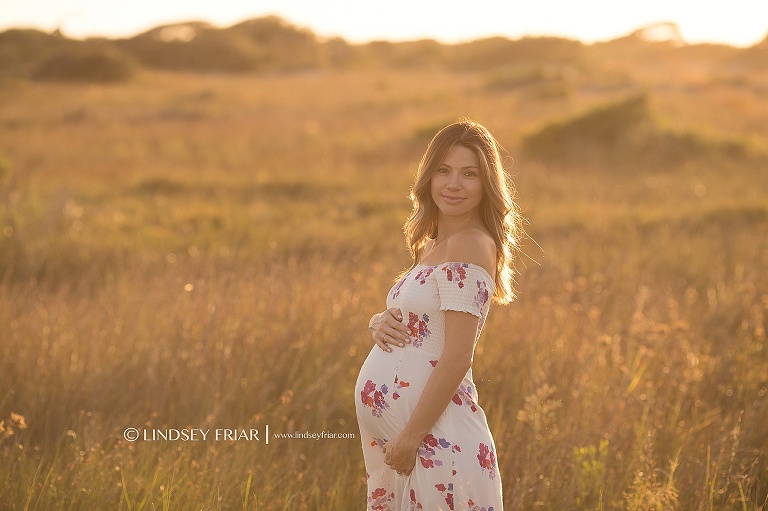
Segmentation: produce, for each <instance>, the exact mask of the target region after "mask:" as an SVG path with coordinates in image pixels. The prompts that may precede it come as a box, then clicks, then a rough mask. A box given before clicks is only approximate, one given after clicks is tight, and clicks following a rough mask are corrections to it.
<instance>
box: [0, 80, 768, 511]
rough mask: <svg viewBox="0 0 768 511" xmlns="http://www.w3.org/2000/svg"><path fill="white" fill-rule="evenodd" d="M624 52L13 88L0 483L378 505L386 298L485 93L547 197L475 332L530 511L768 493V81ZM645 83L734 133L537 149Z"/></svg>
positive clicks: (237, 500)
mask: <svg viewBox="0 0 768 511" xmlns="http://www.w3.org/2000/svg"><path fill="white" fill-rule="evenodd" d="M613 71H614V74H613V75H611V74H606V75H604V77H603V78H600V79H599V80H608V81H610V83H607V82H604V81H603V82H601V81H599V80H598V78H594V79H592V78H590V79H589V80H587V79H586V78H585V79H584V81H575V82H567V83H564V84H563V83H560V85H558V86H557V87H555V88H554V89H553V88H552V84H551V83H544V84H539V85H534V86H526V87H519V86H517V85H515V84H516V83H517V82H514V81H513V82H510V81H509V80H510V78H509V77H504V76H501V77H500V76H499V75H498V74H484V73H481V72H478V73H450V72H447V71H446V72H443V71H434V72H420V71H416V70H414V71H398V72H384V71H383V70H382V71H377V70H373V71H367V72H363V71H347V72H343V71H333V72H330V71H329V72H318V73H307V74H297V75H285V76H263V77H256V76H220V75H194V74H164V73H159V72H143V73H141V74H140V75H138V76H137V78H135V79H134V80H133V81H132V82H130V83H125V84H119V85H107V86H104V85H62V84H55V83H42V84H41V83H38V84H34V83H27V82H12V81H6V82H4V83H2V84H0V87H1V88H2V93H0V154H1V155H2V158H0V265H1V266H0V269H1V270H2V271H1V272H0V273H1V274H0V277H1V278H2V281H0V339H1V340H0V420H3V423H2V424H3V429H0V509H9V510H18V509H25V510H27V509H28V510H32V509H38V510H54V509H62V510H64V509H71V510H79V509H124V510H139V509H143V510H151V509H171V510H176V509H220V510H229V509H253V510H304V509H308V510H347V509H362V508H363V507H364V503H365V500H366V495H365V492H366V489H365V471H364V468H363V460H362V451H361V448H360V445H359V441H360V440H359V438H358V437H357V423H356V419H355V415H354V399H355V396H354V395H353V392H352V390H353V386H354V381H355V378H356V375H357V371H358V370H359V367H360V365H361V364H362V361H363V359H364V358H365V356H366V354H367V352H368V351H369V350H370V348H371V346H372V344H371V341H370V339H369V337H368V334H367V332H366V323H367V320H368V318H369V317H370V315H371V314H372V313H373V312H375V311H379V310H381V309H382V308H383V306H384V305H383V302H384V296H385V293H386V290H387V289H388V288H389V286H390V284H391V282H392V278H393V277H394V276H395V275H396V274H397V273H398V272H399V271H400V270H402V269H403V268H404V267H405V266H407V264H408V262H409V261H408V255H407V252H406V250H405V246H404V243H403V240H402V235H401V231H400V227H401V225H402V222H403V220H404V219H405V217H406V215H407V213H408V210H409V203H408V199H407V190H408V186H409V185H410V183H411V180H412V177H413V173H414V171H415V168H416V163H417V161H418V158H419V157H420V155H421V153H422V151H423V150H424V148H425V146H426V142H427V141H428V140H429V137H430V136H431V135H432V134H433V132H434V131H435V130H436V129H437V128H439V127H441V126H442V125H444V124H445V123H447V122H450V121H453V120H456V119H457V118H458V117H460V116H468V117H471V118H474V119H477V120H479V121H480V122H482V123H484V124H486V125H487V126H489V127H490V128H491V129H492V131H493V132H494V133H495V135H496V136H497V138H498V139H499V140H500V142H501V143H502V145H504V146H505V147H506V148H507V150H508V151H509V153H510V155H511V157H510V158H509V160H508V167H509V170H510V173H511V174H512V175H513V177H514V179H515V182H516V186H517V188H518V200H519V203H520V204H521V206H522V208H523V210H524V214H525V216H526V218H527V219H528V221H529V225H528V227H527V230H528V233H529V234H530V239H528V240H526V242H525V252H526V256H525V257H524V258H522V259H521V260H520V264H519V268H520V270H521V275H520V277H519V290H520V298H519V299H518V300H517V301H516V302H514V303H513V304H511V305H510V306H506V307H499V306H494V307H493V308H492V310H491V312H490V316H489V321H488V323H487V326H486V328H485V331H484V334H483V337H482V338H481V341H480V344H479V346H478V349H477V352H476V356H475V377H476V380H477V384H478V391H479V396H480V398H479V400H480V404H481V406H483V408H484V409H485V410H486V413H487V415H488V418H489V422H490V424H491V429H492V431H493V433H494V436H495V439H496V443H497V448H498V451H499V460H500V468H501V473H502V477H503V482H504V492H505V493H504V495H505V509H509V510H524V509H525V510H529V509H583V510H593V509H627V510H662V509H663V510H668V509H679V510H721V509H722V510H749V511H756V510H761V509H765V508H766V505H767V504H768V501H766V495H767V494H768V464H767V463H766V456H768V428H767V427H766V424H768V396H766V393H767V392H768V347H767V346H766V334H765V329H766V316H767V315H768V272H766V268H768V206H767V204H768V172H766V171H767V170H768V168H766V164H765V157H764V156H761V155H763V154H765V151H766V148H767V147H768V146H767V142H766V140H765V138H764V131H763V130H764V126H765V121H766V119H768V106H766V103H765V102H764V101H763V100H762V99H761V94H762V92H761V91H764V90H765V89H764V87H765V85H764V84H765V83H767V82H768V81H767V80H766V77H765V76H762V75H759V74H757V73H755V74H754V75H745V76H741V78H740V79H739V80H738V81H736V82H734V81H733V80H726V79H723V78H722V77H718V76H708V75H705V74H704V75H702V74H701V73H699V72H696V70H695V69H694V70H689V71H686V72H681V73H680V74H678V75H673V76H672V77H670V75H669V74H664V73H658V75H657V74H655V73H650V72H649V73H646V74H641V73H639V72H637V71H634V70H632V69H621V68H620V66H618V65H617V67H616V68H615V69H614V70H613ZM632 73H634V74H632ZM601 76H603V75H601ZM616 76H620V77H625V78H626V79H625V78H622V80H618V81H617V80H615V77H616ZM627 77H628V78H627ZM514 79H515V80H517V79H518V78H516V77H515V78H514ZM505 80H506V81H505ZM590 80H591V81H590ZM595 80H597V81H595ZM510 83H512V85H510ZM505 84H506V85H505ZM639 92H644V93H645V94H646V95H647V97H648V108H649V109H650V110H649V111H650V112H651V120H650V122H651V124H645V125H644V126H646V128H647V127H648V126H651V129H653V130H656V131H654V133H655V134H656V135H658V134H659V133H662V134H665V133H673V134H675V136H673V137H671V138H665V139H664V140H672V141H673V143H672V145H671V146H670V147H669V148H667V149H668V150H671V151H674V150H676V148H678V147H680V146H679V145H675V144H680V143H681V142H680V141H681V140H695V141H696V143H697V144H703V145H700V146H695V147H710V145H707V144H711V147H714V148H715V150H713V151H715V152H714V153H711V152H706V154H704V155H703V156H701V157H697V156H696V155H695V154H694V155H691V154H689V153H687V152H684V154H683V157H682V158H681V159H680V160H679V161H677V162H675V163H674V165H672V164H670V165H665V164H664V162H663V161H657V160H654V159H653V158H650V157H649V158H648V159H643V158H644V156H643V155H642V154H640V155H638V154H637V153H633V154H634V156H635V158H639V159H636V160H635V161H632V162H629V161H624V162H623V161H622V160H621V158H616V153H614V155H613V157H612V159H611V160H610V161H608V160H605V159H601V158H599V157H597V158H594V157H590V158H585V159H584V161H583V162H580V161H578V159H576V160H574V159H568V160H562V161H559V162H548V163H547V164H544V163H541V162H540V161H539V160H536V159H533V158H532V157H530V156H528V155H527V153H526V151H525V147H524V144H523V140H525V137H526V136H529V135H530V134H532V133H537V132H538V131H539V130H541V128H542V127H544V126H546V125H548V124H550V123H563V122H568V120H569V119H573V118H578V116H581V115H583V114H584V113H585V112H590V111H592V109H594V108H596V107H603V106H604V105H610V104H614V103H615V102H620V101H622V100H624V99H625V98H627V97H632V96H635V95H637V94H638V93H639ZM620 124H621V123H620ZM579 126H580V125H579ZM686 137H687V138H686ZM653 140H659V139H658V138H655V139H653ZM722 141H731V142H733V141H737V142H738V144H740V145H739V147H742V148H746V149H744V151H745V153H744V154H741V153H739V156H738V157H731V156H728V155H727V154H726V155H724V154H721V153H718V152H717V148H718V147H721V145H719V144H721V142H722ZM639 147H643V146H642V145H641V146H639ZM589 150H590V151H592V152H590V153H589V154H590V155H591V156H594V154H595V153H594V151H595V148H594V147H593V148H590V149H589ZM680 150H681V151H684V150H687V149H684V148H682V149H680ZM585 151H586V149H585ZM597 151H598V153H599V147H598V148H597ZM576 154H578V151H577V153H576ZM713 154H714V155H715V156H712V155H713ZM745 155H746V156H745ZM598 156H599V155H598ZM619 156H621V153H619ZM513 160H514V161H513ZM265 425H269V428H270V433H271V434H275V433H291V432H294V431H300V432H307V431H308V432H317V433H319V432H322V431H326V432H330V433H336V434H341V433H352V434H355V435H356V436H355V438H352V439H348V438H346V439H322V440H311V439H286V438H276V437H272V438H270V440H269V444H267V443H266V442H265V438H264V433H265V431H264V427H265ZM129 427H134V428H139V429H147V430H151V429H167V428H189V427H191V428H202V429H211V430H214V429H216V428H241V429H242V428H247V429H250V428H254V429H258V430H259V432H260V435H261V436H260V438H259V440H258V441H251V442H249V441H245V440H238V441H215V440H211V438H210V437H209V439H208V440H206V441H204V442H203V441H201V442H183V441H175V442H174V441H144V440H140V441H137V442H129V441H126V440H125V439H124V437H123V432H124V430H125V429H126V428H129Z"/></svg>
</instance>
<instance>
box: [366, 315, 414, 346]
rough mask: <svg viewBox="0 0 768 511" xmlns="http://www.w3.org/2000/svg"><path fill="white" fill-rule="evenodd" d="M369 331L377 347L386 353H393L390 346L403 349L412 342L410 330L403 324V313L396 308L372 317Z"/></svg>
mask: <svg viewBox="0 0 768 511" xmlns="http://www.w3.org/2000/svg"><path fill="white" fill-rule="evenodd" d="M368 330H370V332H371V337H372V338H373V341H374V342H375V343H376V345H377V346H378V347H379V348H381V349H383V350H384V351H389V352H391V351H392V348H390V347H389V345H390V344H394V345H395V346H400V347H401V348H402V347H403V346H405V345H406V344H408V343H410V342H411V339H410V337H408V328H407V327H406V326H405V325H404V324H403V313H402V312H400V309H398V308H395V307H393V308H391V309H387V310H385V311H384V312H380V313H378V314H375V315H374V316H373V317H371V321H370V323H369V326H368Z"/></svg>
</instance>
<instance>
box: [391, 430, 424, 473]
mask: <svg viewBox="0 0 768 511" xmlns="http://www.w3.org/2000/svg"><path fill="white" fill-rule="evenodd" d="M420 444H421V442H420V441H418V440H415V439H413V438H409V437H406V436H405V435H403V434H402V433H401V434H400V435H398V436H397V438H395V439H394V440H392V441H390V442H387V443H386V444H384V463H386V464H387V465H388V466H389V468H391V469H392V470H394V471H395V472H397V473H398V474H400V475H405V476H408V475H411V472H413V467H415V466H416V456H417V455H418V453H419V445H420Z"/></svg>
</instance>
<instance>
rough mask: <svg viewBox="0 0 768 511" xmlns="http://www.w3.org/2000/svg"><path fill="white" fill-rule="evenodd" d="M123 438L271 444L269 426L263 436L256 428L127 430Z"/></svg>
mask: <svg viewBox="0 0 768 511" xmlns="http://www.w3.org/2000/svg"><path fill="white" fill-rule="evenodd" d="M123 438H125V439H126V440H127V441H129V442H136V441H138V440H141V441H144V442H205V441H216V442H240V441H243V442H260V441H262V440H263V441H264V443H265V444H268V443H269V424H265V425H264V429H263V434H260V431H259V430H258V429H254V428H216V429H202V428H142V429H138V428H126V429H125V430H124V431H123Z"/></svg>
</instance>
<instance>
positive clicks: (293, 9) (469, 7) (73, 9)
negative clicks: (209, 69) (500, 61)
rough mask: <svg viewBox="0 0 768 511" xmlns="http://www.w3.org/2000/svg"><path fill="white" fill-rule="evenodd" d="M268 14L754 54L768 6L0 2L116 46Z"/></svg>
mask: <svg viewBox="0 0 768 511" xmlns="http://www.w3.org/2000/svg"><path fill="white" fill-rule="evenodd" d="M266 15H277V16H280V17H282V18H284V19H286V20H287V21H289V22H291V23H293V24H295V25H298V26H301V27H305V28H309V29H311V30H312V31H313V32H315V33H316V34H318V35H319V36H324V37H334V36H339V37H343V38H344V39H346V40H347V41H350V42H354V43H359V42H366V41H371V40H382V39H384V40H390V41H402V40H414V39H424V38H430V39H436V40H438V41H441V42H444V43H455V42H460V41H469V40H473V39H479V38H482V37H490V36H505V37H509V38H512V39H515V38H519V37H524V36H544V35H548V36H560V37H568V38H572V39H578V40H581V41H583V42H585V43H591V42H595V41H605V40H609V39H613V38H616V37H621V36H623V35H626V34H628V33H630V32H632V31H633V30H635V29H637V28H640V27H642V26H645V25H649V24H652V23H657V22H668V21H671V22H675V23H677V24H678V26H679V28H680V32H681V33H682V36H683V39H685V40H686V41H687V42H690V43H702V42H713V43H723V44H730V45H732V46H751V45H753V44H755V43H757V42H759V41H761V40H762V39H764V38H765V37H766V35H768V1H766V0H729V1H727V2H723V1H719V2H705V1H701V0H643V1H642V2H639V1H626V0H624V1H622V0H579V1H576V0H528V1H527V2H521V1H519V0H463V1H457V0H386V1H384V0H0V31H2V30H5V29H8V28H37V29H41V30H45V31H52V30H55V29H56V28H60V29H61V30H62V32H63V33H64V34H65V35H67V36H69V37H74V38H85V37H90V36H106V37H110V38H117V37H130V36H133V35H136V34H139V33H141V32H144V31H146V30H149V29H150V28H154V27H156V26H159V25H163V24H169V23H178V22H183V21H208V22H210V23H212V24H214V25H216V26H221V27H227V26H230V25H233V24H235V23H238V22H240V21H243V20H245V19H249V18H256V17H261V16H266Z"/></svg>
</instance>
